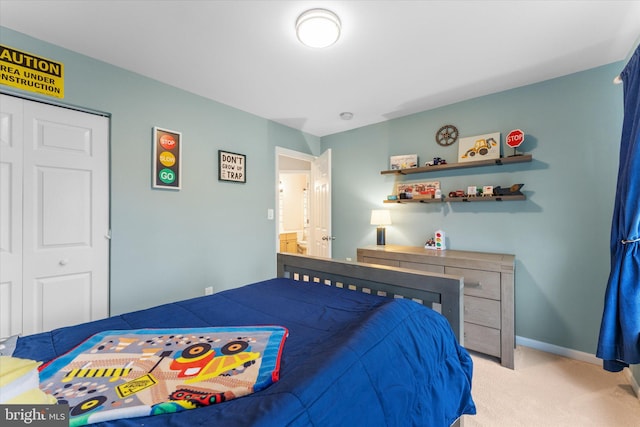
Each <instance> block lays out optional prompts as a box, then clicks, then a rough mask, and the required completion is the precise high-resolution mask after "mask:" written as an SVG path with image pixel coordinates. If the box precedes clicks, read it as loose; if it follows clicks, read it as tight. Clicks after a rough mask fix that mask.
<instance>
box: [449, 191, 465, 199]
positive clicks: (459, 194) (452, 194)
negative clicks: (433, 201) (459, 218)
mask: <svg viewBox="0 0 640 427" xmlns="http://www.w3.org/2000/svg"><path fill="white" fill-rule="evenodd" d="M465 196H466V194H465V193H464V191H462V190H456V191H452V192H450V193H449V197H465Z"/></svg>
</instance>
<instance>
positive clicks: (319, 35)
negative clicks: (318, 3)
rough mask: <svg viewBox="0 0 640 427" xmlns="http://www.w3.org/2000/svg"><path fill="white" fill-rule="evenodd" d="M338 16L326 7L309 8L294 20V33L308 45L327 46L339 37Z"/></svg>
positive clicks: (339, 25)
mask: <svg viewBox="0 0 640 427" xmlns="http://www.w3.org/2000/svg"><path fill="white" fill-rule="evenodd" d="M340 29H341V24H340V18H338V15H336V14H335V13H333V12H331V11H330V10H327V9H310V10H307V11H306V12H303V13H302V14H301V15H300V16H299V17H298V19H297V20H296V35H297V36H298V40H300V42H302V44H304V45H306V46H309V47H316V48H323V47H329V46H331V45H332V44H334V43H335V42H336V41H338V38H340Z"/></svg>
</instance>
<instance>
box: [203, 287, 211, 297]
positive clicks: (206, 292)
mask: <svg viewBox="0 0 640 427" xmlns="http://www.w3.org/2000/svg"><path fill="white" fill-rule="evenodd" d="M204 294H205V295H213V286H207V287H206V288H204Z"/></svg>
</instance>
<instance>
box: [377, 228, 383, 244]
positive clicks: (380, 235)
mask: <svg viewBox="0 0 640 427" xmlns="http://www.w3.org/2000/svg"><path fill="white" fill-rule="evenodd" d="M384 240H385V229H384V227H378V228H376V244H377V245H379V246H381V245H384V244H385V241H384Z"/></svg>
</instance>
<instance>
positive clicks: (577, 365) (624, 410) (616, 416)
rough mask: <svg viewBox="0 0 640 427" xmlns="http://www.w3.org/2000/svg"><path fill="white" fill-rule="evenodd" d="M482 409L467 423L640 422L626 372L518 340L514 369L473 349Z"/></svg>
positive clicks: (531, 426) (470, 426)
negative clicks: (559, 354)
mask: <svg viewBox="0 0 640 427" xmlns="http://www.w3.org/2000/svg"><path fill="white" fill-rule="evenodd" d="M471 356H472V358H473V362H474V372H473V384H472V393H473V397H474V400H475V402H476V407H477V410H478V414H477V415H474V416H464V417H463V426H464V427H502V426H505V427H519V426H522V427H547V426H549V427H564V426H567V427H577V426H579V427H589V426H592V427H640V400H639V399H638V397H636V395H635V394H634V392H633V389H632V387H631V385H630V383H629V379H628V377H627V375H626V374H624V373H622V372H618V373H611V372H607V371H605V370H603V369H602V367H601V366H598V365H594V364H591V363H587V362H581V361H577V360H572V359H568V358H565V357H561V356H557V355H554V354H550V353H545V352H542V351H538V350H535V349H532V348H529V347H523V346H518V347H517V348H516V356H515V370H511V369H507V368H504V367H502V366H501V365H500V363H499V362H497V359H494V358H490V357H485V356H482V355H479V354H477V353H472V355H471Z"/></svg>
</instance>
